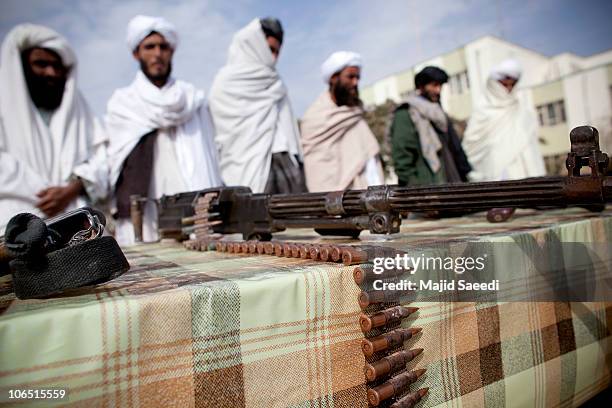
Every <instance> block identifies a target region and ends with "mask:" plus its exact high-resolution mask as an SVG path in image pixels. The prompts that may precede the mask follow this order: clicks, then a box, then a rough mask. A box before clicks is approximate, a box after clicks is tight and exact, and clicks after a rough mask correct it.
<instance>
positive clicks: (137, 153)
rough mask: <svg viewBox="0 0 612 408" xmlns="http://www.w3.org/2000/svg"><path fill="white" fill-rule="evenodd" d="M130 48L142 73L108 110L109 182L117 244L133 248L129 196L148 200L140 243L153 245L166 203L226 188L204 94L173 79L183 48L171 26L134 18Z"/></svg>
mask: <svg viewBox="0 0 612 408" xmlns="http://www.w3.org/2000/svg"><path fill="white" fill-rule="evenodd" d="M127 31H128V32H127V44H128V46H129V47H130V50H131V51H132V54H133V57H134V59H136V60H137V61H138V62H139V63H140V70H139V71H138V72H137V74H136V78H135V79H134V81H133V82H132V83H131V84H130V85H129V86H128V87H126V88H121V89H118V90H116V91H115V92H114V93H113V95H112V97H111V99H110V100H109V102H108V107H107V114H106V125H107V129H108V132H109V135H110V145H109V156H110V165H111V169H110V181H111V186H112V191H113V198H114V209H113V213H114V214H113V215H114V216H115V218H116V219H117V232H116V238H117V241H118V242H119V243H120V244H122V245H129V244H132V243H133V242H134V228H133V226H132V223H131V220H130V196H131V195H140V196H142V197H146V198H149V199H150V200H149V201H148V202H147V204H146V206H145V208H144V218H143V240H144V241H155V240H157V239H158V233H157V208H156V205H155V203H154V202H153V200H155V199H158V198H160V197H161V196H162V195H164V194H166V195H170V194H176V193H180V192H185V191H192V190H199V189H204V188H209V187H214V186H219V185H221V183H222V182H221V178H220V175H219V169H218V162H217V155H216V149H215V145H214V136H213V133H214V130H213V127H212V123H211V120H210V114H209V111H208V104H207V102H206V98H205V97H204V92H203V91H201V90H199V89H196V88H195V87H194V86H193V85H191V84H189V83H187V82H184V81H180V80H177V79H175V78H173V77H172V76H171V71H172V55H173V53H174V50H175V48H176V46H177V44H178V37H177V34H176V30H175V28H174V26H173V25H172V24H171V23H169V22H168V21H166V20H165V19H163V18H160V17H149V16H136V17H134V18H133V19H132V20H131V21H130V23H129V24H128V30H127Z"/></svg>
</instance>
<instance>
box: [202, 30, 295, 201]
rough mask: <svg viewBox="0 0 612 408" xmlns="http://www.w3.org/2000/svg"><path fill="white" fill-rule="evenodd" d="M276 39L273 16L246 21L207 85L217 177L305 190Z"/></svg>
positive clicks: (279, 35)
mask: <svg viewBox="0 0 612 408" xmlns="http://www.w3.org/2000/svg"><path fill="white" fill-rule="evenodd" d="M282 43H283V28H282V26H281V24H280V22H279V21H278V20H277V19H274V18H264V19H255V20H253V21H251V22H250V23H249V24H248V25H247V26H246V27H244V28H243V29H241V30H240V31H238V32H237V33H236V34H235V35H234V38H233V39H232V43H231V45H230V48H229V53H228V54H229V55H228V58H227V64H226V65H225V66H224V67H223V68H221V70H220V71H219V73H218V74H217V76H216V77H215V80H214V82H213V85H212V88H211V90H210V111H211V113H212V117H213V120H214V123H215V128H216V131H217V135H216V142H217V146H218V147H219V152H220V166H221V175H222V177H223V180H224V181H225V184H227V185H230V186H248V187H250V188H251V190H253V192H254V193H263V192H265V193H299V192H303V191H305V185H304V177H303V170H302V164H301V160H302V152H301V150H300V143H299V133H298V129H297V122H296V120H295V118H294V117H293V113H292V111H291V105H290V104H289V98H288V96H287V89H286V88H285V85H284V84H283V81H282V80H281V78H280V76H279V75H278V72H277V71H276V68H275V65H276V61H277V59H278V56H279V53H280V48H281V45H282Z"/></svg>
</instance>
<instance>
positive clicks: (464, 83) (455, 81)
mask: <svg viewBox="0 0 612 408" xmlns="http://www.w3.org/2000/svg"><path fill="white" fill-rule="evenodd" d="M448 84H449V86H450V91H451V94H453V95H460V94H462V93H464V92H467V91H468V89H470V81H469V80H468V76H467V71H463V72H460V73H458V74H455V75H451V76H450V77H449V78H448Z"/></svg>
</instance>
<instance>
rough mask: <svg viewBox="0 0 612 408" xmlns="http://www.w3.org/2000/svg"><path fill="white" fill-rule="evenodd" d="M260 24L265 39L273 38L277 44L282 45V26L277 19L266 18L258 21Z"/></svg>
mask: <svg viewBox="0 0 612 408" xmlns="http://www.w3.org/2000/svg"><path fill="white" fill-rule="evenodd" d="M259 22H260V23H261V29H262V30H263V32H264V34H265V35H266V37H274V38H276V39H277V40H278V42H279V43H281V44H282V43H283V34H284V33H283V26H282V25H281V22H280V21H278V19H276V18H273V17H266V18H262V19H260V20H259Z"/></svg>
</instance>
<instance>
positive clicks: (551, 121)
mask: <svg viewBox="0 0 612 408" xmlns="http://www.w3.org/2000/svg"><path fill="white" fill-rule="evenodd" d="M536 110H537V111H538V120H539V121H540V126H554V125H557V124H559V123H565V121H566V117H565V103H564V102H563V101H556V102H552V103H547V104H544V105H539V106H537V107H536Z"/></svg>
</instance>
